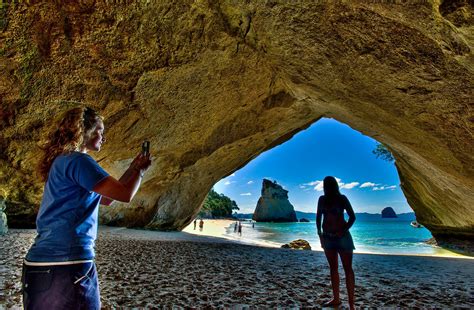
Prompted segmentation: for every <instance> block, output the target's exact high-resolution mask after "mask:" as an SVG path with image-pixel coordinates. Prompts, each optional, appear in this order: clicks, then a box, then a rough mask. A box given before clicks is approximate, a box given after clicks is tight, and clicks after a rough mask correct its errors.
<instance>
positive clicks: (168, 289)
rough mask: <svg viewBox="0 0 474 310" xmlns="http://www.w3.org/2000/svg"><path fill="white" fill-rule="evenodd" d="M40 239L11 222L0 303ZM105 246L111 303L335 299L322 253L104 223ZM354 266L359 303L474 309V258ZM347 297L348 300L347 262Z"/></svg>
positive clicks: (300, 304) (365, 257)
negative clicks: (36, 239)
mask: <svg viewBox="0 0 474 310" xmlns="http://www.w3.org/2000/svg"><path fill="white" fill-rule="evenodd" d="M205 229H206V226H205V227H204V230H205ZM203 233H204V231H203ZM34 236H35V231H34V230H20V229H12V230H10V232H9V233H8V234H7V235H5V236H2V237H0V241H1V248H0V249H1V250H0V262H1V264H0V288H2V290H1V292H0V308H5V307H6V308H14V307H21V292H20V288H21V286H20V274H21V265H22V260H23V257H24V255H25V253H26V251H27V249H28V247H29V246H30V244H31V243H32V241H33V239H34ZM96 253H97V259H96V263H97V267H98V272H99V281H100V287H101V298H102V305H103V307H104V308H106V309H109V308H117V307H146V308H153V307H159V308H163V307H166V308H168V307H172V306H177V307H184V308H189V307H193V308H217V307H219V308H230V307H232V308H235V309H245V308H247V307H249V308H255V307H258V308H276V307H280V308H320V306H319V305H320V304H321V303H323V302H325V301H327V300H329V299H330V298H331V288H330V281H329V270H328V268H327V263H326V259H325V257H324V254H323V253H321V252H317V251H295V250H287V249H277V248H268V247H259V246H250V245H242V244H238V243H236V242H232V241H230V240H226V239H222V238H215V237H209V236H204V235H194V234H189V233H186V232H170V233H166V232H150V231H144V230H133V229H124V228H111V227H101V228H100V230H99V238H98V240H97V244H96ZM354 271H355V274H356V300H357V302H356V304H357V306H361V307H421V308H439V307H449V308H454V307H463V308H472V307H474V281H472V279H471V278H472V275H474V260H472V259H462V258H444V257H419V256H396V255H374V254H372V255H371V254H355V255H354ZM341 297H342V300H343V306H346V307H347V296H346V292H345V284H344V274H343V272H342V267H341ZM344 302H346V304H344Z"/></svg>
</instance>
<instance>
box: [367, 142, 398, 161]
mask: <svg viewBox="0 0 474 310" xmlns="http://www.w3.org/2000/svg"><path fill="white" fill-rule="evenodd" d="M372 154H374V155H375V157H377V158H380V159H382V160H386V161H388V162H393V161H394V160H395V158H393V155H392V153H391V152H390V151H389V150H388V149H387V147H386V146H385V145H383V144H382V143H377V146H376V147H375V149H374V150H372Z"/></svg>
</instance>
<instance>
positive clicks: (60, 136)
mask: <svg viewBox="0 0 474 310" xmlns="http://www.w3.org/2000/svg"><path fill="white" fill-rule="evenodd" d="M104 142H105V137H104V123H103V118H102V117H101V116H100V115H99V114H98V113H97V112H96V111H94V110H92V109H90V108H87V107H78V108H74V109H71V110H69V111H67V112H66V113H65V114H64V116H63V118H62V119H61V121H60V123H59V124H57V126H56V127H54V130H53V131H52V132H51V134H50V135H49V139H48V141H47V143H46V145H45V146H44V148H43V157H42V159H41V161H40V166H39V172H40V174H41V176H42V177H43V178H44V180H45V181H46V184H45V187H44V194H43V199H42V201H41V206H40V209H39V212H38V216H37V219H36V226H37V232H38V234H37V236H36V238H35V241H34V243H33V245H32V246H31V248H30V250H29V251H28V253H27V255H26V258H25V260H24V264H23V274H22V283H23V305H24V308H25V309H100V296H99V286H98V278H97V272H96V266H95V263H94V261H93V260H94V257H95V253H94V243H95V239H96V237H97V224H98V206H99V204H105V205H110V203H111V202H112V201H113V200H118V201H121V202H130V200H131V199H132V198H133V196H134V195H135V194H136V192H137V190H138V188H139V186H140V182H141V180H142V178H143V173H144V172H145V171H146V170H147V169H148V168H149V166H150V164H151V160H150V154H142V153H140V154H138V155H137V157H136V158H135V159H134V160H133V161H132V163H131V165H130V167H129V168H128V169H127V170H126V171H125V173H124V174H123V176H122V177H121V178H120V179H119V180H116V179H114V178H113V177H112V176H110V175H109V174H108V173H107V172H106V171H105V170H103V169H102V168H101V167H100V166H99V165H98V164H97V162H96V161H95V160H94V159H93V158H92V157H91V156H90V155H88V154H87V153H88V152H98V151H100V149H101V146H102V144H103V143H104Z"/></svg>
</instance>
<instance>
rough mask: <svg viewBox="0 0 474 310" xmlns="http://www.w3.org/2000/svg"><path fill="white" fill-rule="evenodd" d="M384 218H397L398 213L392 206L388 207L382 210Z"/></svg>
mask: <svg viewBox="0 0 474 310" xmlns="http://www.w3.org/2000/svg"><path fill="white" fill-rule="evenodd" d="M382 218H397V214H396V213H395V210H393V208H392V207H386V208H384V209H383V210H382Z"/></svg>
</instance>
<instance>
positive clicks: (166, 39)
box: [0, 0, 474, 238]
mask: <svg viewBox="0 0 474 310" xmlns="http://www.w3.org/2000/svg"><path fill="white" fill-rule="evenodd" d="M472 13H473V8H472V4H470V3H469V2H466V1H431V0H430V1H425V2H423V1H419V3H410V1H407V2H404V1H402V3H399V4H396V3H384V2H383V1H380V2H375V3H372V2H370V1H369V2H367V1H327V2H326V1H318V2H316V3H315V2H314V1H309V0H308V1H295V2H293V1H286V0H285V1H284V0H271V1H191V0H178V1H173V2H165V1H133V2H132V1H117V2H116V1H91V0H82V1H77V2H65V3H63V2H61V1H57V2H56V3H50V2H44V3H36V4H34V5H32V4H26V3H21V4H11V5H3V4H2V6H1V8H0V71H1V75H0V104H1V105H0V107H1V110H0V112H1V113H0V120H1V123H0V130H1V137H0V149H1V152H0V194H1V195H2V196H4V197H5V199H6V205H7V210H6V212H7V214H8V215H9V223H18V224H22V223H23V224H28V223H31V219H32V218H34V214H35V212H36V210H37V208H38V204H39V201H40V199H41V194H42V186H43V185H42V184H41V182H39V181H38V178H37V176H36V175H35V174H34V173H33V171H34V167H35V165H36V164H37V158H38V145H39V141H40V138H41V136H42V134H43V133H44V132H45V130H46V127H47V125H49V124H50V123H51V122H52V120H53V119H54V118H55V117H56V116H57V115H58V114H59V113H60V112H61V111H64V110H66V109H68V108H69V107H71V106H73V105H74V103H73V102H71V101H83V102H87V103H89V104H90V105H92V106H93V107H94V108H96V109H98V110H100V111H101V112H102V114H103V115H104V116H105V118H106V124H105V125H106V135H107V140H108V142H107V143H106V144H105V145H104V148H103V150H102V151H101V152H100V153H98V154H95V155H94V156H95V157H96V159H97V160H98V161H99V162H100V164H101V165H102V166H103V167H104V168H105V169H107V170H108V171H109V172H111V173H112V174H113V175H115V176H117V177H118V176H119V175H120V174H121V172H122V171H123V170H124V168H125V167H126V166H127V164H128V163H129V162H130V161H131V159H132V158H133V156H134V155H135V154H136V153H137V152H138V151H139V146H140V144H141V142H142V140H144V139H148V140H150V141H151V142H152V147H151V148H152V153H153V154H154V164H153V166H152V168H151V169H150V171H149V173H148V175H147V177H146V178H145V184H144V185H143V188H142V189H141V191H140V194H139V195H138V196H137V197H136V198H135V199H134V201H133V202H132V203H131V204H130V205H123V204H117V205H115V206H113V207H110V208H102V210H101V216H102V220H103V221H104V222H108V223H113V224H116V225H128V226H146V227H149V228H152V229H170V230H176V229H178V230H179V229H182V228H183V227H185V226H186V224H188V223H189V222H190V221H191V220H192V219H193V217H194V216H195V215H196V214H197V212H198V210H199V208H200V205H201V203H202V201H203V200H204V198H205V195H206V193H207V192H208V190H209V189H210V188H211V186H212V185H213V184H214V183H215V182H216V181H218V180H219V179H220V178H222V177H224V176H226V175H228V174H230V173H232V172H233V171H235V170H237V169H239V168H240V167H242V166H243V165H245V164H246V163H247V162H248V161H250V160H251V159H253V158H254V157H256V156H258V154H260V153H261V152H263V151H265V150H267V149H269V148H271V147H273V146H275V145H278V144H280V143H283V142H284V141H286V140H288V139H289V138H291V136H292V135H293V134H295V133H296V132H298V131H300V130H302V129H304V128H306V127H307V126H309V125H310V124H312V123H313V122H315V121H317V120H318V119H319V118H321V117H332V118H335V119H337V120H339V121H341V122H344V123H346V124H348V125H350V126H351V127H352V128H354V129H356V130H359V131H360V132H362V133H364V134H366V135H368V136H371V137H374V138H375V139H377V140H378V141H380V142H382V143H384V144H385V145H387V146H388V147H389V149H390V150H391V151H392V153H393V154H394V156H395V158H396V165H397V169H398V171H399V174H400V178H401V181H402V184H401V187H402V189H403V191H404V193H405V195H406V197H407V200H408V202H409V204H410V205H411V207H412V208H413V209H414V211H415V212H416V215H417V219H418V220H419V222H420V223H422V224H423V225H424V226H426V227H427V228H429V229H430V230H431V231H432V232H433V234H434V235H435V236H440V237H441V236H445V235H448V236H455V237H468V238H474V208H473V201H474V194H473V191H472V189H473V188H474V186H473V185H474V181H473V180H474V178H473V176H474V164H473V163H474V155H473V154H474V143H473V134H472V133H473V129H474V128H473V127H474V126H473V117H474V115H473V110H472V107H473V105H472V98H473V71H474V62H473V59H474V58H473V53H472V48H473V42H474V30H473V29H474V28H473V27H474V22H473V18H472V16H473V14H472Z"/></svg>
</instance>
